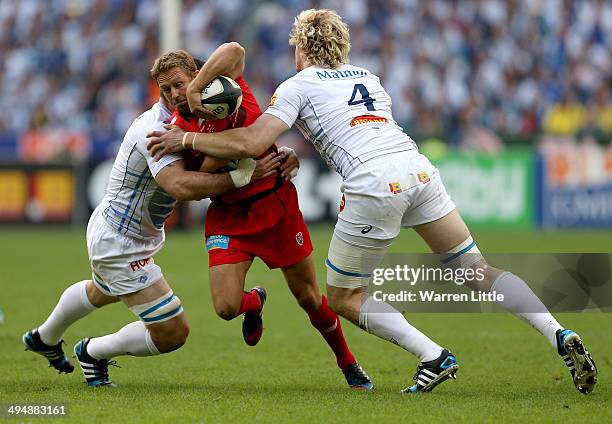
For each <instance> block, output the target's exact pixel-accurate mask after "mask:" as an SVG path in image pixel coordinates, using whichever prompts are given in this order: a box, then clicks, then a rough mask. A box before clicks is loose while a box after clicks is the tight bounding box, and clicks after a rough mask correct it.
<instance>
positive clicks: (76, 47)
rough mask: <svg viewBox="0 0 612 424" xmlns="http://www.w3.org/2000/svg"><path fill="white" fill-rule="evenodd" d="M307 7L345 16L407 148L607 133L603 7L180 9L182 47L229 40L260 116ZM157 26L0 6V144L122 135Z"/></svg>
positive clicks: (34, 0) (24, 1)
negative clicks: (410, 144)
mask: <svg viewBox="0 0 612 424" xmlns="http://www.w3.org/2000/svg"><path fill="white" fill-rule="evenodd" d="M309 7H326V8H331V9H335V10H337V11H338V12H339V13H340V14H341V15H342V16H343V17H344V19H345V20H346V22H347V23H348V24H349V27H350V31H351V39H352V50H351V55H350V58H351V62H352V63H353V64H355V65H358V66H363V67H365V68H368V69H369V70H370V71H371V72H373V73H375V74H377V75H379V76H380V78H381V81H382V83H383V85H384V86H385V87H386V89H387V91H388V92H389V94H390V95H391V97H392V99H393V110H394V115H395V117H396V119H397V121H398V122H399V123H400V125H402V126H403V127H404V129H405V130H406V132H407V133H408V134H410V135H413V136H415V138H417V139H418V137H421V136H436V137H440V138H442V139H444V140H445V141H447V142H449V143H451V144H459V143H462V142H466V139H470V138H478V137H482V138H483V140H485V142H486V139H487V137H490V138H492V139H495V138H496V137H497V136H498V135H502V136H504V135H508V136H519V137H521V136H525V137H530V136H533V135H536V134H539V133H541V132H547V133H552V134H559V135H576V134H582V133H591V134H596V135H598V136H602V135H603V136H602V137H603V138H605V137H606V136H607V135H609V134H612V94H611V86H612V80H611V78H612V77H611V76H612V1H606V0H520V1H519V0H457V1H450V0H427V1H425V0H421V1H419V0H385V1H382V0H381V1H374V0H329V1H325V0H322V1H306V0H280V1H268V2H266V1H261V0H260V1H240V0H218V1H213V0H209V1H204V0H183V2H182V11H183V12H182V25H181V26H182V30H181V31H182V40H183V43H184V47H185V48H186V49H187V50H189V51H191V52H192V53H193V54H195V55H196V56H198V57H202V58H205V57H206V56H207V55H208V54H210V52H211V51H212V50H214V48H215V47H216V46H217V45H219V44H220V43H222V42H226V41H232V40H235V41H239V42H240V43H241V44H243V45H244V46H245V47H246V49H247V68H246V77H247V81H249V83H250V85H251V86H252V87H253V89H254V91H255V93H256V95H257V97H258V99H259V100H260V102H261V105H262V106H265V105H266V104H267V99H268V98H269V96H270V95H271V94H272V92H273V91H274V89H275V88H276V86H277V85H278V84H279V83H280V82H281V81H282V80H284V79H286V78H287V77H289V76H291V75H292V74H293V73H294V72H295V68H294V63H293V51H292V49H291V48H290V47H289V45H288V43H287V40H288V33H289V30H290V29H291V25H292V23H293V17H294V16H295V15H296V14H297V13H298V12H299V11H300V10H302V9H305V8H309ZM160 14H163V10H160V6H159V0H1V1H0V56H2V61H1V62H0V106H1V107H2V109H3V110H4V111H5V112H4V113H2V114H0V132H2V133H11V134H21V133H23V132H24V131H26V130H27V129H30V128H47V127H69V128H76V129H82V130H84V131H88V132H91V133H106V134H108V133H110V134H113V135H114V136H120V135H121V134H122V133H123V132H124V131H125V130H126V129H127V127H128V126H129V124H130V123H131V121H132V120H133V119H134V118H135V117H136V116H138V115H139V114H140V113H141V112H142V111H143V110H145V109H146V108H147V107H148V106H149V105H150V104H151V103H152V102H153V101H154V99H155V96H156V92H155V87H154V84H152V83H151V80H150V78H149V68H150V67H151V64H152V63H153V61H154V59H155V57H156V56H157V55H158V53H159V40H158V38H159V16H160ZM608 138H609V137H608Z"/></svg>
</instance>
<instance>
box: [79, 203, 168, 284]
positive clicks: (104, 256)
mask: <svg viewBox="0 0 612 424" xmlns="http://www.w3.org/2000/svg"><path fill="white" fill-rule="evenodd" d="M164 239H165V235H164V233H163V231H162V232H161V233H160V235H159V236H157V237H154V238H151V239H146V240H139V239H136V238H132V237H128V236H124V235H122V234H118V233H117V232H116V231H115V230H113V229H112V228H111V227H110V226H109V225H108V224H107V223H106V221H105V220H104V218H103V217H102V213H101V207H100V206H98V207H97V208H96V210H94V212H93V214H92V215H91V218H90V219H89V224H88V225H87V251H88V252H89V262H90V264H91V270H92V275H93V281H94V283H95V284H96V286H97V287H98V288H99V289H100V290H101V291H102V292H103V293H104V294H107V295H112V296H121V295H124V294H129V293H135V292H137V291H140V290H143V289H145V288H147V287H149V286H151V285H153V284H155V283H156V282H157V281H159V280H160V279H161V278H162V277H163V275H162V271H161V268H160V267H159V266H157V265H156V264H155V262H154V260H153V256H154V255H155V254H156V253H157V252H158V251H159V250H160V249H161V248H162V246H163V245H164Z"/></svg>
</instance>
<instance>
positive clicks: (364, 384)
mask: <svg viewBox="0 0 612 424" xmlns="http://www.w3.org/2000/svg"><path fill="white" fill-rule="evenodd" d="M343 372H344V378H346V382H347V383H348V385H349V386H351V389H355V390H372V389H373V388H374V383H372V380H371V379H370V377H369V376H368V375H367V374H366V372H365V371H364V370H363V368H361V365H359V364H358V363H357V362H355V363H354V364H350V365H349V366H348V368H347V369H346V371H343Z"/></svg>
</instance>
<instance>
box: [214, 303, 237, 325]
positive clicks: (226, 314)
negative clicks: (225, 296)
mask: <svg viewBox="0 0 612 424" xmlns="http://www.w3.org/2000/svg"><path fill="white" fill-rule="evenodd" d="M215 312H216V313H217V315H218V316H219V318H222V319H224V320H226V321H230V320H232V319H234V318H236V317H237V316H238V315H240V305H239V304H235V303H232V302H227V301H218V302H215Z"/></svg>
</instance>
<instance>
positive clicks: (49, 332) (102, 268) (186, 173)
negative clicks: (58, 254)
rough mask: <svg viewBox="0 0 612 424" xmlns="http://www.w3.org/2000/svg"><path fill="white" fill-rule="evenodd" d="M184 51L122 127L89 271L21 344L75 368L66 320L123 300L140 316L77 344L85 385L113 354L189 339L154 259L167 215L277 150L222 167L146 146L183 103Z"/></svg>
mask: <svg viewBox="0 0 612 424" xmlns="http://www.w3.org/2000/svg"><path fill="white" fill-rule="evenodd" d="M183 53H184V54H182V55H181V54H180V52H179V53H177V54H176V55H175V56H174V58H173V60H174V61H175V62H176V63H175V66H174V67H173V66H170V65H171V64H169V63H168V61H167V60H166V62H165V68H164V69H165V70H160V68H159V63H160V60H161V58H159V59H158V60H157V61H156V62H155V64H154V65H153V68H152V69H151V75H152V77H153V78H154V79H155V80H156V82H157V83H158V85H159V86H160V91H161V98H160V100H159V102H158V103H156V104H155V105H153V107H152V108H151V109H149V110H148V111H146V112H144V113H143V114H142V115H140V116H139V117H138V118H137V119H136V120H135V121H134V122H133V123H132V125H131V126H130V128H129V129H128V131H127V133H126V135H125V137H124V139H123V142H122V144H121V147H120V149H119V152H118V154H117V158H116V159H115V163H114V165H113V169H112V171H111V175H110V179H109V182H108V186H107V189H106V195H105V196H104V199H103V200H102V202H101V203H100V204H99V205H98V207H97V208H96V209H95V210H94V212H93V214H92V216H91V218H90V220H89V224H88V226H87V248H88V252H89V260H90V263H91V268H92V277H93V278H92V279H91V280H84V281H79V282H77V283H75V284H73V285H71V286H70V287H68V288H67V289H66V290H65V291H64V292H63V294H62V296H61V297H60V299H59V302H58V304H57V306H56V307H55V309H54V310H53V312H52V313H51V314H50V316H49V317H48V318H47V320H46V321H45V322H44V323H43V324H41V325H40V326H39V327H37V328H35V329H33V330H30V331H28V332H27V333H25V334H24V336H23V343H24V345H25V346H26V349H27V350H32V351H34V352H36V353H39V354H41V355H43V356H45V357H46V358H47V359H48V361H49V364H50V366H53V367H54V368H55V369H57V370H58V371H59V372H60V373H61V372H66V373H69V372H72V371H73V370H74V367H73V366H72V364H71V363H70V361H69V360H68V359H67V358H66V355H65V354H64V352H63V350H62V335H63V334H64V332H65V331H66V329H67V328H68V327H69V326H70V325H72V324H73V323H74V322H76V321H77V320H79V319H81V318H83V317H84V316H86V315H87V314H89V313H90V312H92V311H93V310H95V309H97V308H100V307H102V306H105V305H108V304H110V303H114V302H118V301H119V300H121V301H123V302H124V303H125V304H126V306H127V307H128V308H129V309H130V311H132V312H133V313H134V315H136V317H137V318H138V320H137V321H134V322H132V323H130V324H128V325H126V326H125V327H123V328H121V329H120V330H119V331H118V332H116V333H114V334H109V335H106V336H102V337H94V338H85V339H83V340H81V341H79V342H78V343H77V344H76V346H75V347H74V352H75V354H76V357H77V359H78V361H79V363H80V365H81V369H82V370H83V374H84V375H85V379H86V381H87V384H88V385H89V386H112V385H113V383H112V382H111V380H110V379H109V376H108V366H109V365H112V364H113V362H111V361H110V359H111V358H113V357H116V356H119V355H132V356H151V355H158V354H160V353H167V352H171V351H173V350H176V349H178V348H179V347H181V346H182V345H183V344H184V343H185V341H186V339H187V335H188V333H189V326H188V323H187V319H186V317H185V312H184V311H183V308H182V306H181V300H180V299H179V297H178V296H177V295H175V294H174V293H173V291H172V289H171V287H170V285H169V284H168V282H167V281H166V279H165V278H164V276H163V275H162V271H161V269H160V267H159V266H158V265H157V264H156V263H155V261H154V259H153V257H154V255H155V254H156V253H157V252H158V251H159V250H160V249H161V248H162V246H163V244H164V239H165V235H164V222H165V220H166V218H167V217H168V215H170V213H171V212H172V210H173V208H174V206H175V204H176V201H177V200H196V199H203V198H208V197H213V196H217V195H220V194H222V193H224V192H226V191H229V190H233V189H235V188H237V187H242V186H244V185H246V184H248V183H249V182H250V181H251V180H255V179H258V178H263V177H267V176H268V175H272V174H273V173H274V172H276V169H275V168H276V167H277V166H278V165H279V163H280V160H281V158H280V156H276V155H272V154H271V155H268V156H266V157H265V158H264V159H262V160H260V161H257V164H255V161H253V160H252V159H247V160H246V161H244V162H243V161H241V162H240V164H239V166H238V169H236V170H234V171H231V172H225V173H218V174H212V173H204V172H197V171H190V170H186V167H185V161H184V159H183V156H182V155H168V156H166V157H164V158H163V159H162V160H160V161H154V160H153V158H152V157H151V155H150V154H149V152H148V151H147V149H146V143H147V139H146V134H147V133H149V132H150V131H153V130H156V129H163V127H162V125H163V124H164V122H165V121H167V120H169V118H170V116H171V114H172V111H173V109H174V108H178V109H181V108H183V109H185V111H186V112H189V109H188V105H187V102H186V99H185V94H186V89H187V84H188V83H189V81H191V79H192V78H193V77H195V75H196V74H197V71H195V70H194V74H193V75H192V76H186V75H185V74H184V73H183V72H182V68H183V67H186V66H188V65H189V63H193V59H192V57H191V55H189V54H188V53H186V52H183ZM162 57H163V56H162ZM215 57H216V58H218V59H219V60H220V61H221V60H223V61H225V62H224V64H223V66H225V67H231V66H236V67H238V66H240V63H241V59H240V57H238V56H236V60H235V65H232V63H234V62H232V57H231V56H228V55H227V54H224V55H217V56H215ZM213 60H214V59H213ZM189 61H190V62H189ZM183 62H185V63H183ZM211 66H212V65H211ZM194 68H195V65H194ZM176 99H179V100H180V99H182V102H178V103H177V101H176Z"/></svg>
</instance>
